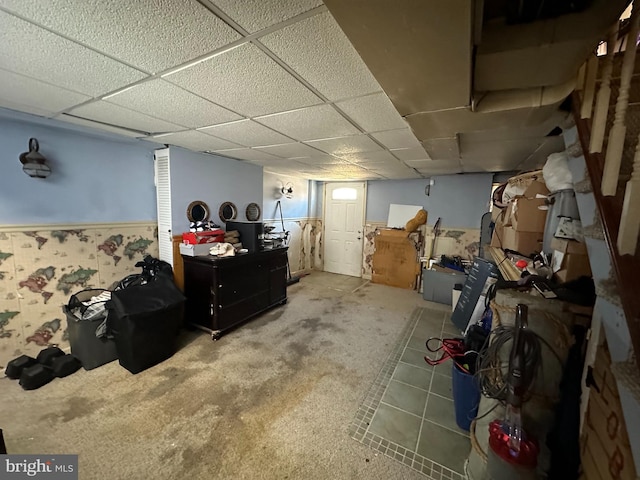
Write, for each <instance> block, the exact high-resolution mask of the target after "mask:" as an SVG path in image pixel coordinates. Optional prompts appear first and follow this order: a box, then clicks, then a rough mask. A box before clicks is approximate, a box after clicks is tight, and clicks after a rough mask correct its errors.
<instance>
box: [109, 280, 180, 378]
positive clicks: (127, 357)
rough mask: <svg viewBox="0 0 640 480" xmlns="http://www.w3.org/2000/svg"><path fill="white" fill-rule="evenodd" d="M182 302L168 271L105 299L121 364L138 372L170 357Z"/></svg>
mask: <svg viewBox="0 0 640 480" xmlns="http://www.w3.org/2000/svg"><path fill="white" fill-rule="evenodd" d="M184 302H185V297H184V295H183V294H182V292H181V291H180V290H179V289H178V287H176V285H175V284H174V283H173V280H172V279H171V277H169V276H168V275H162V274H161V275H157V276H156V277H155V278H154V281H151V282H149V283H146V284H144V285H133V286H129V287H127V288H125V289H123V290H115V291H114V292H113V293H112V294H111V300H109V301H108V302H107V309H108V310H109V316H108V317H107V322H108V329H109V331H110V332H111V334H112V335H113V336H114V339H115V342H116V349H117V352H118V360H119V361H120V365H122V366H123V367H124V368H126V369H127V370H129V371H130V372H131V373H138V372H141V371H142V370H145V369H147V368H149V367H152V366H154V365H157V364H158V363H160V362H162V361H164V360H166V359H167V358H169V357H171V356H172V355H173V354H174V353H175V351H176V347H177V336H178V332H179V330H180V327H181V325H182V320H183V315H184Z"/></svg>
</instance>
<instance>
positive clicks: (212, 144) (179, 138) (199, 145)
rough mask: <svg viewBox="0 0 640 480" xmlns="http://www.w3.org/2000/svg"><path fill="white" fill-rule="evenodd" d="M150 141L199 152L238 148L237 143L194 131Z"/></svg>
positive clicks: (163, 136) (172, 134)
mask: <svg viewBox="0 0 640 480" xmlns="http://www.w3.org/2000/svg"><path fill="white" fill-rule="evenodd" d="M149 140H153V141H154V142H158V143H167V144H170V145H178V146H180V147H184V148H189V149H191V150H195V151H198V152H204V151H214V150H221V149H223V148H235V147H237V146H238V145H236V144H235V143H231V142H227V141H226V140H222V139H220V138H216V137H212V136H211V135H207V134H206V133H200V132H196V131H193V130H190V131H188V132H177V133H171V134H169V135H162V136H161V137H157V138H150V139H149Z"/></svg>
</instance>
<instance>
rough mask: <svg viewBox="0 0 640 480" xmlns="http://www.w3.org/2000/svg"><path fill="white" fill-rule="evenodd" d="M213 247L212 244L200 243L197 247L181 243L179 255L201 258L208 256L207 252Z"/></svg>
mask: <svg viewBox="0 0 640 480" xmlns="http://www.w3.org/2000/svg"><path fill="white" fill-rule="evenodd" d="M213 245H214V244H213V243H201V244H198V245H194V244H187V243H181V244H180V253H181V254H182V255H187V256H188V257H202V256H206V255H209V250H210V249H211V247H213Z"/></svg>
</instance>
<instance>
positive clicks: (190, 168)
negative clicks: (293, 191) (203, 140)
mask: <svg viewBox="0 0 640 480" xmlns="http://www.w3.org/2000/svg"><path fill="white" fill-rule="evenodd" d="M169 156H170V162H171V221H172V224H173V226H172V232H173V234H174V235H178V234H180V233H182V232H186V231H189V220H188V219H187V206H188V205H189V204H190V203H191V202H193V201H194V200H202V201H204V202H205V203H206V204H207V205H209V208H210V209H211V217H210V218H211V220H213V221H215V222H217V223H219V224H220V225H222V226H224V223H222V221H221V220H220V217H219V216H218V210H219V208H220V205H221V204H222V203H223V202H233V203H235V205H236V207H237V209H238V216H237V217H236V220H238V221H246V220H247V218H246V216H245V210H246V208H247V205H249V203H251V202H255V203H257V204H258V205H260V207H261V208H262V167H261V166H259V165H254V164H251V163H248V162H241V161H239V160H232V159H230V158H226V157H219V156H216V155H207V154H204V153H196V152H192V151H190V150H186V149H184V148H180V147H171V149H170V153H169ZM263 216H264V209H263Z"/></svg>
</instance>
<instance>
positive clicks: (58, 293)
mask: <svg viewBox="0 0 640 480" xmlns="http://www.w3.org/2000/svg"><path fill="white" fill-rule="evenodd" d="M157 237H158V235H157V225H156V224H155V223H152V224H151V223H149V224H147V223H136V224H131V225H129V224H113V225H101V226H99V227H91V228H76V229H64V230H54V229H51V230H35V231H34V230H22V231H6V232H0V368H2V369H3V370H4V368H5V366H6V364H7V362H9V361H10V360H11V359H13V358H15V357H17V356H19V355H21V354H27V355H31V356H33V357H35V356H36V355H37V354H38V352H39V351H40V350H42V349H43V348H45V347H46V346H48V345H58V346H60V348H63V349H65V348H67V347H68V346H69V344H68V340H67V320H66V318H65V315H64V313H63V311H62V306H63V305H65V304H66V303H67V302H68V301H69V297H70V296H71V295H72V294H74V293H76V292H78V291H80V290H82V289H85V288H90V287H97V288H108V287H109V286H111V284H113V283H114V282H116V281H118V280H120V279H122V278H123V277H125V276H126V275H129V274H131V273H139V272H141V269H140V268H139V267H135V264H136V262H138V261H140V260H142V258H143V257H144V256H145V255H152V256H154V257H157V256H158V241H157Z"/></svg>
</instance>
